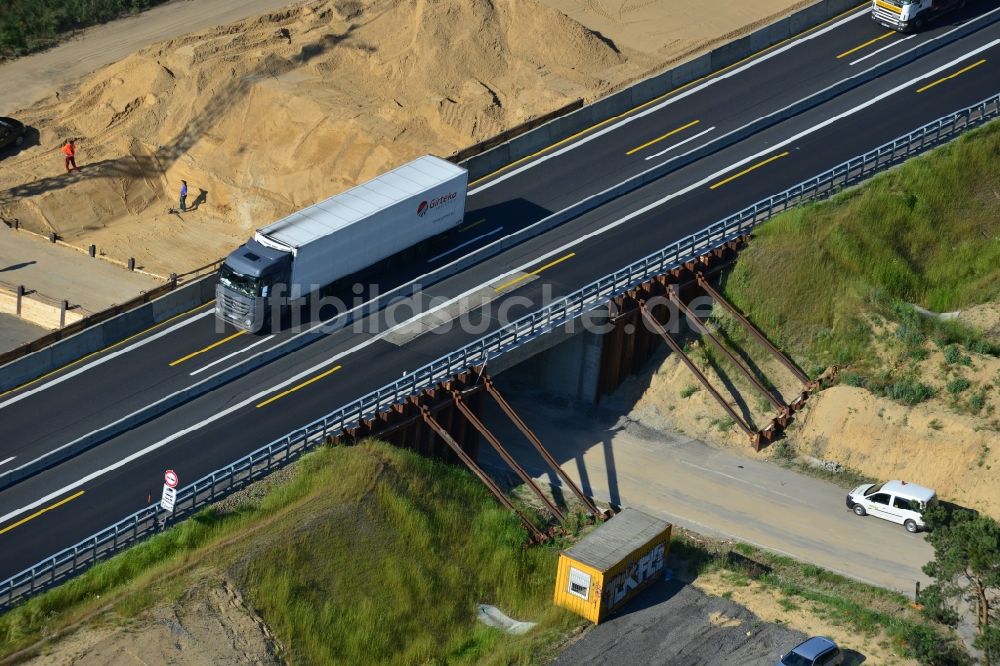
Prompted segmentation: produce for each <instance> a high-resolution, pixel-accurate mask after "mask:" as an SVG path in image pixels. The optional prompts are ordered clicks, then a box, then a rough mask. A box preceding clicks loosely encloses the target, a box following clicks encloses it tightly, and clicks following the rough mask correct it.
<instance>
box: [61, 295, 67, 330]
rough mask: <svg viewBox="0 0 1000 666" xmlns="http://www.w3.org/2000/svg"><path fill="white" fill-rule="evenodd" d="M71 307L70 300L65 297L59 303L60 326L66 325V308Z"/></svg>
mask: <svg viewBox="0 0 1000 666" xmlns="http://www.w3.org/2000/svg"><path fill="white" fill-rule="evenodd" d="M67 308H69V301H67V300H66V299H65V298H64V299H63V300H62V302H61V303H60V304H59V328H62V327H64V326H65V325H66V309H67Z"/></svg>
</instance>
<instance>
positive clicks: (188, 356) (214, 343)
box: [170, 331, 246, 368]
mask: <svg viewBox="0 0 1000 666" xmlns="http://www.w3.org/2000/svg"><path fill="white" fill-rule="evenodd" d="M245 334H246V331H237V332H236V333H233V334H232V335H230V336H229V337H227V338H222V339H221V340H219V341H218V342H213V343H212V344H210V345H209V346H207V347H203V348H202V349H199V350H198V351H196V352H191V353H190V354H188V355H187V356H182V357H180V358H179V359H177V360H176V361H171V362H170V367H171V368H172V367H174V366H175V365H178V364H180V363H183V362H184V361H186V360H188V359H190V358H194V357H195V356H198V355H199V354H204V353H205V352H207V351H209V350H211V349H215V348H216V347H218V346H219V345H221V344H224V343H226V342H229V341H230V340H232V339H234V338H238V337H240V336H241V335H245Z"/></svg>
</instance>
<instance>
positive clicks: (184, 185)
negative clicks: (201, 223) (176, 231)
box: [180, 180, 188, 213]
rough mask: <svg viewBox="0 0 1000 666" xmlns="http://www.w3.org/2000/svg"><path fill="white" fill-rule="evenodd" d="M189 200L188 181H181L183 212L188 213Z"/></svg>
mask: <svg viewBox="0 0 1000 666" xmlns="http://www.w3.org/2000/svg"><path fill="white" fill-rule="evenodd" d="M187 198H188V182H187V181H186V180H182V181H181V206H180V208H181V212H182V213H183V212H185V211H187Z"/></svg>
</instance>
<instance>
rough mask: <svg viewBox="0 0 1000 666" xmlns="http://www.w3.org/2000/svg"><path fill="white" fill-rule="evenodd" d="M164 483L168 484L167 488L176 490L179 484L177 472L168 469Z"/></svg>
mask: <svg viewBox="0 0 1000 666" xmlns="http://www.w3.org/2000/svg"><path fill="white" fill-rule="evenodd" d="M163 482H164V483H166V484H167V486H169V487H170V488H176V487H177V482H178V478H177V472H175V471H174V470H172V469H168V470H167V471H166V472H164V474H163Z"/></svg>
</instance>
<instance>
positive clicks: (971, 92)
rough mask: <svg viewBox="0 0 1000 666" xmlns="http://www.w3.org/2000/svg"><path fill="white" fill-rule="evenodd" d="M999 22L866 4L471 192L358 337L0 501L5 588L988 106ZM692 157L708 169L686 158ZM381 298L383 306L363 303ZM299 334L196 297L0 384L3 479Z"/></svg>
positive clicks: (172, 416)
mask: <svg viewBox="0 0 1000 666" xmlns="http://www.w3.org/2000/svg"><path fill="white" fill-rule="evenodd" d="M997 14H1000V9H993V8H992V6H986V3H982V4H981V5H979V6H977V7H970V8H969V9H968V10H966V11H965V13H959V14H953V15H950V16H949V17H948V18H947V19H945V20H943V21H942V22H940V23H938V24H935V25H933V26H932V27H931V28H930V29H928V30H926V31H925V32H922V33H920V34H917V35H900V34H896V33H894V32H887V31H886V30H885V28H883V27H881V26H879V25H877V24H875V23H874V22H873V21H871V19H870V18H869V17H868V12H867V9H866V8H865V9H857V10H855V11H852V12H850V13H848V14H845V15H842V16H840V17H837V18H836V19H834V20H831V21H829V22H827V23H825V24H823V25H821V26H817V27H816V28H813V29H811V30H809V31H806V32H804V33H802V34H801V35H798V36H796V37H794V38H793V39H791V40H788V41H786V42H784V43H781V44H778V45H775V46H774V47H771V48H769V49H766V50H764V51H762V52H760V53H758V54H756V55H754V56H752V57H750V58H748V59H746V60H745V61H742V62H740V63H737V64H735V65H733V66H731V67H728V68H726V69H724V70H721V71H719V72H716V73H713V74H711V75H709V76H707V77H705V78H703V79H700V80H698V81H695V82H693V83H692V84H690V85H687V86H685V87H682V88H679V89H677V90H674V91H672V92H670V93H668V94H666V95H664V96H663V97H661V98H659V99H657V100H654V101H653V102H651V103H649V104H646V105H644V106H642V107H639V108H637V109H634V110H633V111H631V112H629V113H627V114H623V115H622V116H619V117H616V118H613V119H610V120H608V121H606V122H604V123H601V124H599V125H597V126H595V127H593V128H591V129H589V130H587V131H584V132H581V133H580V134H578V135H576V136H574V137H571V138H570V139H568V140H566V141H563V142H561V143H559V144H557V145H554V146H551V147H549V148H547V149H545V150H542V151H540V152H539V153H537V154H536V155H534V156H532V157H530V158H528V159H525V160H523V161H521V162H519V163H515V164H513V165H510V166H508V167H506V168H504V169H502V170H500V171H498V172H496V173H494V174H490V175H488V176H486V177H484V178H481V179H479V180H477V181H475V182H473V183H471V184H470V189H469V199H468V204H467V215H466V219H465V222H464V224H463V226H462V227H461V228H460V230H459V233H457V234H455V235H453V236H452V237H450V238H449V239H448V240H447V242H446V243H443V244H440V245H439V246H437V247H436V248H434V249H433V250H432V251H431V252H430V253H429V256H427V257H424V258H421V259H420V261H419V262H413V263H411V264H409V265H406V266H398V267H396V268H394V269H393V270H391V271H389V272H387V273H386V274H384V275H382V276H381V277H380V278H379V279H378V280H377V284H374V285H372V286H371V289H370V290H366V291H364V292H363V293H361V294H355V293H354V292H353V291H350V290H348V291H346V292H345V293H341V294H339V296H340V297H342V298H343V299H344V300H345V301H346V302H347V303H348V304H349V307H351V308H354V311H355V313H356V314H357V315H358V316H357V318H356V320H355V321H354V322H353V323H352V324H351V325H350V326H347V327H344V328H340V329H337V330H332V331H329V332H326V333H325V334H324V335H322V336H320V337H319V339H318V340H316V341H315V342H312V343H311V344H309V345H308V346H305V347H302V348H300V349H298V350H296V351H293V352H291V353H288V354H286V355H283V356H281V357H280V358H277V359H275V360H273V361H271V362H269V363H267V364H266V365H264V366H262V367H260V368H258V369H256V370H254V371H253V372H250V373H249V374H246V375H245V376H242V377H240V378H238V379H235V380H233V381H231V382H227V383H225V384H224V385H222V386H220V387H218V388H215V389H214V390H212V391H209V392H207V393H205V394H204V395H201V396H199V397H197V398H195V399H193V400H190V401H188V402H185V403H184V404H182V405H180V406H177V407H176V408H173V409H170V410H169V411H167V412H166V413H165V414H163V415H161V416H159V417H157V418H154V419H152V420H149V421H147V422H145V423H143V424H141V425H139V426H137V427H134V428H131V429H129V430H127V431H125V432H123V433H121V434H120V435H117V436H114V437H111V438H110V439H107V441H104V442H102V443H101V444H100V445H98V446H95V447H93V448H90V449H89V450H87V451H85V452H83V453H80V454H79V455H75V456H73V457H71V458H70V459H68V460H66V461H64V462H62V463H60V464H58V465H55V466H53V467H51V468H49V469H45V470H44V471H41V472H39V473H36V474H32V475H30V476H28V477H27V478H24V479H22V480H19V481H18V482H17V483H13V484H12V485H9V487H4V488H3V489H2V490H0V552H2V553H3V557H2V558H0V579H3V578H6V577H8V576H11V575H13V574H15V573H17V572H20V571H21V570H23V569H25V568H26V567H28V566H30V565H32V564H33V563H35V562H36V561H38V560H40V559H42V558H43V557H46V556H48V555H50V554H52V553H53V552H55V551H58V550H60V549H62V548H65V547H67V546H69V545H71V544H74V543H76V542H78V541H79V540H81V539H83V538H85V537H87V536H89V535H91V534H92V533H94V532H96V531H97V530H99V529H101V528H103V527H105V526H107V525H108V524H110V523H112V522H114V521H116V520H118V519H119V518H121V517H123V516H125V515H128V514H130V513H132V512H134V511H136V510H138V509H140V508H142V507H144V506H147V505H148V504H149V503H150V499H152V501H153V502H156V501H157V499H158V496H159V493H160V487H161V484H162V478H163V470H165V469H168V468H170V469H174V470H176V471H177V472H178V474H179V475H180V478H181V484H182V485H183V484H184V483H186V482H188V481H192V480H194V479H196V478H199V477H201V476H203V475H205V474H207V473H209V472H211V471H212V470H214V469H217V468H219V467H222V466H224V465H226V464H228V463H230V462H231V461H233V460H234V459H236V458H239V457H241V456H243V455H245V454H247V453H248V452H250V451H253V450H254V449H256V448H258V447H259V446H261V445H263V444H266V443H267V442H270V441H272V440H274V439H275V438H277V437H281V436H283V435H284V434H285V433H287V432H289V431H291V430H293V429H295V428H297V427H300V426H302V425H303V424H305V423H308V422H310V421H312V420H314V419H316V418H318V417H321V416H323V415H324V414H327V413H328V412H330V411H331V410H333V409H335V408H337V407H339V406H340V405H342V404H345V403H347V402H349V401H351V400H352V399H354V398H357V397H359V396H361V395H364V394H366V393H368V392H369V391H371V390H373V389H376V388H378V387H380V386H383V385H385V384H387V383H388V382H391V381H393V380H395V379H398V378H399V377H400V375H401V374H405V373H406V372H408V371H412V370H413V369H415V368H417V367H419V366H422V365H423V364H425V363H427V362H428V361H431V360H433V359H436V358H438V357H441V356H442V355H444V354H447V353H449V352H450V351H452V350H455V349H457V348H459V347H461V346H462V345H464V344H466V343H468V342H469V341H471V340H474V339H475V338H477V337H479V336H480V335H482V334H483V333H484V332H487V331H490V330H495V329H496V328H498V327H500V326H501V325H502V324H503V323H505V322H503V321H501V320H500V319H501V317H500V315H499V314H498V313H499V312H500V311H501V310H503V309H504V308H506V309H507V310H508V312H507V313H506V316H504V317H503V319H505V320H507V321H509V320H511V319H514V318H517V317H520V316H522V315H524V314H528V313H529V312H531V311H532V309H534V308H537V307H540V306H541V305H542V304H543V298H558V297H560V296H562V295H565V294H568V293H570V292H573V291H574V290H576V289H577V288H579V287H580V286H582V285H585V284H587V283H589V282H591V281H593V280H595V279H597V278H600V277H601V276H603V275H606V274H609V273H612V272H613V271H615V270H616V269H619V268H621V267H623V266H626V265H628V264H629V263H631V262H633V261H635V260H637V259H640V258H642V257H644V256H646V255H648V254H649V253H650V252H653V251H655V250H657V249H658V248H661V247H663V246H666V245H668V244H670V243H671V242H674V241H676V240H678V239H680V238H683V237H685V236H688V235H689V234H691V233H693V232H696V231H698V230H700V229H703V228H704V227H706V226H708V225H709V224H711V223H713V222H715V221H716V220H718V219H720V218H723V217H725V216H726V215H728V214H730V213H733V212H734V211H738V210H740V209H742V208H744V207H746V206H748V205H750V204H753V203H754V202H756V201H758V200H760V199H762V198H765V197H767V196H769V195H770V194H772V193H774V192H778V191H781V190H784V189H786V188H788V187H790V186H792V185H794V184H796V183H798V182H800V181H802V180H804V179H805V178H807V177H810V176H812V175H814V174H817V173H820V172H822V171H824V170H826V169H829V168H831V167H833V166H835V165H837V164H839V163H841V162H843V161H844V160H846V159H848V158H851V157H852V156H855V155H858V154H861V153H864V152H865V151H866V150H869V149H871V148H873V147H875V146H877V145H880V144H882V143H884V142H886V141H888V140H891V139H893V138H895V137H897V136H900V135H902V134H905V133H906V132H908V131H910V130H911V129H913V128H916V127H919V126H921V125H923V124H925V123H927V122H929V121H932V120H933V119H935V118H938V117H940V116H943V115H945V114H948V113H950V112H952V111H954V110H956V109H959V108H962V107H966V106H969V105H972V104H975V103H977V102H979V101H980V100H982V99H984V98H986V97H988V96H990V95H992V94H995V93H997V92H998V85H997V84H998V82H1000V25H997V24H996V23H991V22H989V21H985V22H984V23H989V24H988V25H986V26H985V27H983V28H981V29H979V30H976V31H975V32H972V34H969V35H965V36H963V37H961V38H956V35H958V34H960V33H959V31H960V30H961V29H962V26H963V25H964V24H965V22H967V21H969V20H971V19H979V20H980V21H982V20H983V18H984V17H990V16H993V15H997ZM929 45H933V46H935V47H936V48H933V49H930V48H929ZM923 50H929V52H927V53H925V54H923V55H920V57H916V58H914V54H919V53H923ZM892 62H901V63H904V64H901V65H900V66H899V67H895V68H891V69H890V70H889V71H886V72H885V73H883V74H881V75H880V76H878V77H876V78H874V80H871V81H868V82H866V83H864V84H863V85H859V86H855V87H852V88H851V89H849V90H846V91H843V92H840V93H839V94H835V95H832V96H831V98H830V99H828V100H827V101H825V102H823V103H821V104H818V105H815V106H813V107H812V108H809V109H807V110H804V111H802V112H799V113H795V114H794V115H791V116H790V117H788V118H785V119H784V120H782V121H781V122H777V123H775V124H772V125H771V126H770V127H767V128H766V129H762V130H761V131H758V132H754V133H752V134H750V135H749V136H745V137H743V138H741V139H740V140H738V141H735V142H732V141H731V139H732V138H733V137H737V136H740V135H741V134H743V133H744V132H743V131H742V130H744V129H745V128H747V127H748V126H752V124H753V123H755V121H758V120H759V119H761V118H765V117H768V116H772V115H774V114H779V113H780V112H782V111H783V110H786V109H790V108H796V106H795V105H796V104H797V103H798V102H800V101H801V100H804V99H807V98H810V97H811V96H813V95H815V94H817V93H820V92H822V91H829V90H838V88H837V86H838V85H839V84H841V83H842V82H844V81H845V80H848V79H850V78H852V77H856V76H858V75H860V74H861V73H863V72H865V71H866V70H869V69H870V68H873V67H885V66H886V64H887V63H892ZM727 137H728V139H729V140H727ZM730 143H731V145H728V144H730ZM709 147H718V148H719V149H718V150H707V148H709ZM692 153H694V154H696V155H699V156H700V157H699V158H698V159H695V160H693V161H692V160H691V159H683V156H685V155H690V154H692ZM668 162H669V163H673V164H676V165H678V168H676V169H674V170H672V171H671V172H670V173H668V174H667V175H665V176H663V177H661V178H658V179H656V180H653V181H652V182H650V183H648V184H646V185H645V186H643V187H640V188H638V189H636V190H634V191H632V192H630V193H628V194H626V195H624V196H621V197H619V198H616V199H614V200H613V201H610V202H608V203H606V204H604V205H601V206H598V207H596V208H594V209H592V210H589V211H588V212H586V213H584V214H582V215H579V216H577V217H575V218H573V219H571V220H569V221H567V222H565V223H563V224H561V225H559V226H557V227H555V228H553V229H551V230H549V231H547V232H545V233H542V234H541V235H538V236H535V237H533V238H531V239H529V240H526V241H525V242H523V243H520V244H518V245H516V246H514V247H511V248H509V249H507V250H505V251H503V252H500V253H498V254H496V255H495V256H493V257H491V258H489V259H487V260H484V261H481V262H479V263H475V264H474V265H472V266H471V267H468V268H466V269H465V270H462V271H460V272H458V273H457V274H455V275H452V276H451V277H448V278H447V279H444V280H442V281H439V282H436V283H435V284H433V285H431V286H428V287H426V288H424V289H422V290H420V291H419V293H417V294H416V295H415V296H413V297H412V298H410V299H409V300H404V301H401V302H399V303H396V304H395V305H394V306H391V307H387V304H388V303H389V301H390V300H391V299H390V298H387V297H386V296H385V294H390V295H391V294H393V293H396V294H402V295H411V294H412V293H413V291H414V289H413V287H412V285H413V283H414V282H415V281H416V282H418V283H419V282H421V279H422V278H421V276H424V275H425V274H428V273H431V272H432V271H434V270H435V269H436V268H438V267H441V266H444V265H447V264H449V263H451V262H455V261H458V260H460V259H461V257H463V256H465V255H467V254H469V253H471V252H474V251H475V250H476V249H477V248H480V247H483V246H485V245H488V244H489V243H492V242H495V241H496V240H497V239H499V238H501V237H503V236H506V235H509V234H511V233H514V232H516V231H517V230H518V229H520V228H524V227H527V226H529V225H531V224H533V223H535V222H537V221H538V220H541V219H543V218H545V217H546V216H549V215H551V214H553V213H557V212H559V211H561V210H564V209H566V208H568V207H570V206H572V205H574V204H576V203H578V202H580V201H581V200H584V199H586V198H587V197H590V196H592V195H594V194H596V193H599V192H601V191H603V190H606V189H607V188H610V187H612V186H615V185H616V184H619V183H621V182H623V181H626V180H628V179H629V178H631V177H634V176H637V175H638V174H641V173H643V172H644V171H647V170H649V169H651V168H654V167H658V166H660V165H663V164H666V163H668ZM261 222H262V223H265V222H268V221H267V220H261ZM776 288H779V285H776ZM394 290H395V291H394ZM377 294H382V296H377ZM481 294H488V295H489V296H488V299H489V303H486V304H484V305H481V306H477V307H474V308H473V309H472V311H471V312H470V313H468V315H467V316H468V318H469V319H470V320H471V321H472V322H478V323H480V324H481V326H480V328H479V329H478V330H475V331H469V330H462V328H461V327H458V326H449V325H447V324H444V326H443V329H446V332H443V333H440V334H438V333H437V332H425V333H423V334H418V333H419V331H417V329H416V328H415V327H414V326H413V322H412V321H410V326H407V322H408V321H409V320H411V319H412V317H414V314H413V312H412V304H413V303H417V304H418V305H419V307H420V308H421V309H424V310H426V309H427V307H428V306H433V307H434V308H436V310H435V312H436V313H438V314H440V313H442V312H448V313H451V314H454V307H452V308H447V307H445V306H446V305H447V304H452V305H454V303H455V301H456V299H459V298H460V297H463V296H467V295H481ZM372 299H376V302H375V303H374V305H376V306H377V307H371V305H372V304H371V303H369V305H368V306H363V304H365V303H367V302H369V301H372ZM369 310H372V311H371V312H369ZM333 314H334V312H332V311H331V312H328V313H326V316H330V317H332V316H333ZM416 316H420V315H416ZM421 321H422V322H426V321H428V320H427V319H423V320H421ZM320 324H322V321H321V320H317V321H312V322H309V323H308V324H307V325H308V326H318V325H320ZM293 335H295V332H294V331H282V332H278V333H268V334H265V335H253V334H245V333H241V332H239V331H236V330H233V329H228V328H219V325H218V324H217V322H216V319H215V317H214V316H213V313H212V306H211V304H206V305H204V306H201V307H198V308H195V309H194V310H192V311H190V312H187V313H185V314H183V315H180V316H178V317H176V318H174V319H171V320H169V321H167V322H164V323H162V324H160V325H158V326H156V327H153V328H152V329H150V330H148V331H144V332H141V333H138V334H136V335H135V336H133V337H131V338H129V339H127V340H125V341H123V342H122V343H120V344H117V345H114V346H113V347H111V348H108V349H106V350H103V351H101V352H98V353H95V354H93V355H90V356H88V357H85V358H83V359H80V360H79V361H77V362H75V363H72V364H70V365H68V366H66V367H64V368H61V369H59V370H56V371H55V372H53V373H51V374H49V375H47V376H44V377H41V378H38V379H36V380H34V381H31V382H28V383H27V384H24V385H22V386H20V387H16V388H14V389H11V390H9V391H7V392H6V393H3V394H2V395H0V482H2V475H3V474H4V473H6V472H9V471H11V470H14V469H17V468H18V467H20V466H23V465H25V464H28V463H30V462H31V461H33V460H36V459H39V458H41V457H43V456H45V455H47V454H50V453H51V452H53V451H55V450H58V449H60V448H62V447H65V446H67V445H69V444H71V443H72V442H74V441H78V440H80V439H81V438H85V437H87V436H88V435H91V434H92V433H94V432H97V431H100V430H101V429H102V428H105V427H107V426H108V425H109V424H112V423H114V422H116V421H118V420H120V419H122V418H125V417H127V416H128V415H129V414H132V413H134V412H136V411H138V410H141V409H142V408H144V407H146V406H148V405H151V404H153V403H156V402H157V401H159V400H162V399H164V398H165V397H166V396H169V395H171V394H173V393H175V392H177V391H181V390H183V389H185V388H187V387H189V386H191V385H193V384H195V383H197V382H200V381H203V380H204V379H205V378H207V377H211V376H212V375H214V374H216V373H220V372H225V371H226V370H227V369H228V368H230V367H232V366H234V365H235V364H238V363H240V362H241V361H243V360H245V359H247V358H249V357H251V356H252V355H254V354H259V353H261V352H264V351H266V350H268V349H271V348H275V347H276V346H277V345H279V344H281V343H283V342H286V341H287V340H288V339H289V338H290V337H292V336H293Z"/></svg>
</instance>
